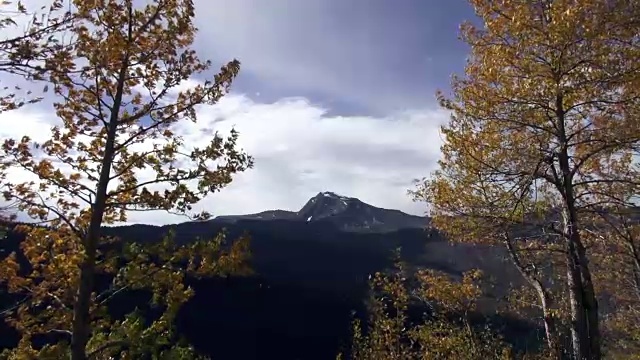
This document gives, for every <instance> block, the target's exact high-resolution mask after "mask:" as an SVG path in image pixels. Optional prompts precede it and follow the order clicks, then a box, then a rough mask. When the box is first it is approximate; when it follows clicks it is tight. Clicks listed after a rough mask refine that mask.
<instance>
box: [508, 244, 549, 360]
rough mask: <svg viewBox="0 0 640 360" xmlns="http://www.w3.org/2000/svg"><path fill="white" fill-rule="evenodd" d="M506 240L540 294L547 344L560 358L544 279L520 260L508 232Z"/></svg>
mask: <svg viewBox="0 0 640 360" xmlns="http://www.w3.org/2000/svg"><path fill="white" fill-rule="evenodd" d="M504 242H505V246H506V247H507V250H508V251H509V255H510V257H511V261H512V262H513V264H514V265H515V266H516V268H517V269H518V271H519V272H520V274H521V275H522V276H523V277H524V279H525V280H526V281H527V282H528V283H529V284H530V285H531V286H532V287H533V288H534V289H535V291H536V294H537V295H538V301H539V302H540V307H541V309H542V321H543V323H544V333H545V338H546V340H547V346H548V348H549V350H550V351H551V352H552V354H553V355H552V356H553V357H554V359H557V360H560V359H561V353H560V348H559V343H558V333H557V327H556V323H555V319H554V318H553V315H552V314H551V311H550V310H551V305H552V300H551V298H550V297H549V292H548V291H547V289H546V288H545V286H544V284H543V283H542V281H541V280H540V279H539V278H538V276H537V275H536V274H535V273H533V272H532V271H529V270H527V268H525V266H524V265H523V264H522V262H521V261H520V257H519V256H518V253H517V252H516V250H515V249H514V247H513V244H512V243H511V239H510V238H509V236H508V234H505V241H504Z"/></svg>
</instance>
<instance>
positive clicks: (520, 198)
mask: <svg viewBox="0 0 640 360" xmlns="http://www.w3.org/2000/svg"><path fill="white" fill-rule="evenodd" d="M470 2H471V4H472V5H473V6H474V8H475V10H476V13H477V14H478V16H479V17H480V18H481V19H482V20H483V23H484V26H483V27H477V26H474V25H472V24H465V25H464V26H463V27H462V38H463V40H464V41H465V42H466V43H468V44H469V45H470V47H471V56H470V59H469V61H468V64H467V66H466V71H465V76H464V77H455V78H454V80H453V83H452V90H453V96H452V97H451V98H447V97H445V96H444V95H442V94H439V99H440V101H441V104H442V106H444V107H445V108H446V109H449V110H450V111H451V113H452V117H451V120H450V121H449V123H448V124H447V125H445V126H443V127H442V133H443V134H444V138H445V144H444V145H443V147H442V153H443V158H442V160H441V161H440V169H439V170H438V171H436V172H435V173H434V174H432V176H431V177H430V178H429V179H426V180H425V181H424V182H421V183H420V185H419V187H418V189H417V190H416V191H415V193H414V194H415V195H416V197H417V198H418V199H422V200H426V201H428V202H429V203H430V206H431V213H432V215H433V216H434V224H435V226H436V227H438V228H439V229H441V230H443V231H444V232H445V233H446V234H448V236H450V237H451V238H452V239H453V240H456V241H487V242H490V243H499V244H503V245H504V246H506V247H507V248H508V249H509V253H510V254H511V255H512V260H513V262H514V263H515V264H516V265H517V266H518V267H519V268H520V269H521V272H522V273H523V275H525V278H526V279H527V281H528V283H530V284H531V285H533V286H535V287H537V290H538V294H539V303H540V304H541V305H544V303H545V301H547V296H548V291H547V288H548V286H549V285H550V284H549V283H548V282H547V283H545V282H543V281H541V278H540V277H539V276H538V275H537V274H540V272H541V271H542V270H541V269H540V267H539V266H536V264H535V263H526V262H523V261H520V260H521V259H523V258H525V259H527V261H529V260H530V258H528V257H527V256H526V255H525V254H526V252H525V251H528V250H530V248H531V247H535V248H536V251H538V252H539V254H542V255H544V254H547V255H548V256H547V258H551V257H554V258H555V259H558V257H557V256H555V255H556V254H561V255H560V257H559V260H560V261H554V262H553V263H551V264H548V265H549V266H550V267H548V268H546V270H544V272H545V273H546V274H549V272H552V273H553V274H555V275H554V276H561V277H562V278H563V283H562V285H561V286H562V288H563V293H564V294H565V295H564V296H565V299H566V301H567V303H568V310H567V314H568V318H567V319H566V321H565V323H566V324H568V326H569V333H570V343H571V346H570V353H571V357H572V358H574V359H600V358H601V356H602V351H601V344H602V339H601V324H600V316H599V315H600V314H599V312H600V311H599V310H600V309H599V304H598V299H597V294H596V290H595V285H594V279H593V275H592V266H591V265H590V261H589V256H590V254H589V250H588V248H589V247H590V246H591V244H590V242H591V241H592V239H591V237H590V236H587V235H586V233H587V232H588V231H591V230H593V229H592V228H590V223H591V220H592V219H593V217H594V216H595V215H594V213H595V212H597V211H606V210H607V209H610V208H613V207H620V206H622V207H626V206H629V205H631V204H632V203H633V198H634V195H637V194H638V190H639V189H640V182H639V181H638V179H639V177H638V164H637V162H636V160H635V155H636V151H637V146H638V141H639V140H640V118H639V117H638V116H637V114H638V110H639V109H640V96H639V95H640V86H639V85H640V76H639V74H640V72H639V71H638V66H639V65H638V62H637V61H636V60H635V59H637V58H638V56H639V55H640V43H639V40H640V39H639V38H638V35H637V34H638V33H639V31H640V22H639V21H638V19H640V13H639V12H640V3H638V1H634V0H620V1H617V0H614V1H596V0H594V1H588V0H587V1H574V0H553V1H546V0H540V1H525V0H516V1H507V0H494V1H488V0H471V1H470ZM534 258H535V257H534ZM538 258H540V256H539V257H538ZM542 258H545V257H544V256H542ZM556 286H557V285H556ZM544 317H545V319H546V320H550V319H551V314H545V316H544ZM547 325H549V326H551V325H552V324H550V323H548V322H547Z"/></svg>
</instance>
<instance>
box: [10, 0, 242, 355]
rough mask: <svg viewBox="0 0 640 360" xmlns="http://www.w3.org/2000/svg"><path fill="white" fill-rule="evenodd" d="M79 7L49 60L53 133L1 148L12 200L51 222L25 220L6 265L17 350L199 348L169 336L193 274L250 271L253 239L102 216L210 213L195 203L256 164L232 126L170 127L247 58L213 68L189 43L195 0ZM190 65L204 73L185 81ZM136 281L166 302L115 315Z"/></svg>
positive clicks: (226, 82)
mask: <svg viewBox="0 0 640 360" xmlns="http://www.w3.org/2000/svg"><path fill="white" fill-rule="evenodd" d="M72 8H73V10H72V11H73V19H74V20H73V26H71V27H70V28H69V29H68V32H69V36H71V37H73V39H74V41H73V46H69V47H59V48H56V49H54V50H55V51H53V52H52V53H50V54H49V59H48V60H47V61H48V63H49V65H48V66H50V67H55V68H56V69H58V70H57V71H51V72H48V73H46V79H45V80H46V81H48V82H49V83H50V84H51V87H52V89H53V92H54V95H55V100H56V102H55V104H54V111H55V114H56V115H57V117H58V118H59V122H58V125H57V126H55V127H54V128H53V129H51V137H50V139H49V140H47V141H45V142H44V143H35V142H33V141H32V140H31V139H30V138H29V137H27V136H25V137H23V138H20V139H6V140H4V143H3V144H2V148H1V150H0V164H1V165H0V170H1V172H2V174H3V176H4V177H3V179H2V180H3V195H4V197H5V199H6V200H7V201H11V202H14V203H15V204H16V206H17V208H18V210H19V211H21V212H22V213H23V214H27V215H29V216H30V217H32V218H33V219H35V220H37V221H39V222H42V223H46V225H47V226H46V227H39V226H36V227H27V228H24V229H21V230H22V231H23V232H24V233H25V234H26V238H25V240H24V241H22V243H21V244H20V252H19V253H17V254H12V255H11V256H9V257H7V258H5V259H4V260H3V262H2V264H1V265H0V269H1V270H0V275H1V276H0V281H2V282H3V283H4V284H6V286H8V289H9V290H10V291H11V292H13V293H16V294H20V295H23V296H24V297H25V301H24V302H22V303H20V304H19V305H18V306H17V307H16V308H15V311H14V312H13V313H12V314H11V316H10V317H9V321H10V323H11V324H12V325H13V326H14V327H15V328H16V329H17V330H19V332H20V333H21V334H22V341H21V342H20V344H19V346H18V347H17V348H16V349H13V350H11V351H10V352H9V353H8V354H7V356H9V358H12V359H18V358H19V359H29V358H33V359H36V358H37V359H47V358H48V359H59V358H62V357H69V356H70V358H71V359H74V360H85V359H107V358H109V357H110V356H115V354H120V356H122V357H120V358H123V359H125V358H126V359H139V358H143V357H144V356H152V355H153V356H155V357H154V358H170V359H174V358H190V357H189V356H191V355H193V354H191V353H190V350H189V348H188V347H184V346H181V345H176V343H175V342H174V340H175V339H173V338H172V336H173V333H172V324H173V318H174V317H175V315H176V312H177V309H178V308H179V306H180V305H181V304H182V303H184V302H185V301H186V300H187V299H188V298H189V297H190V296H191V295H192V290H191V289H189V288H187V287H185V286H184V285H183V280H184V277H185V276H186V275H193V276H205V275H206V276H210V275H216V274H226V273H231V272H233V273H246V271H247V269H246V257H247V256H248V252H247V250H248V249H247V239H245V238H243V239H239V240H238V241H235V242H232V243H228V242H225V241H223V240H224V239H223V236H222V235H219V236H218V237H217V238H215V236H214V235H215V234H212V237H214V239H211V240H209V239H207V240H209V241H201V242H197V243H194V244H191V245H188V246H186V247H176V245H175V244H174V243H173V242H171V239H170V238H168V239H167V240H166V241H164V242H163V243H161V244H155V245H150V246H141V245H139V244H137V243H136V242H126V243H122V242H121V241H118V240H116V239H109V238H105V237H104V236H103V235H102V233H101V228H102V227H103V226H105V225H108V224H112V223H114V222H118V221H127V217H128V214H130V212H131V211H147V210H162V211H168V212H172V213H179V214H185V215H189V216H191V217H192V218H195V219H206V218H207V214H206V213H196V212H194V209H193V206H194V205H195V204H197V203H198V202H199V201H200V200H201V199H202V198H203V197H205V196H206V195H208V194H210V193H213V192H216V191H218V190H220V189H222V188H223V187H224V186H226V185H227V184H229V183H230V182H231V181H232V176H233V175H234V174H235V173H238V172H241V171H244V170H245V169H247V168H248V167H250V166H251V165H252V159H251V158H250V157H249V156H248V155H247V154H245V153H244V152H242V151H239V150H238V149H237V146H236V141H237V139H238V133H237V132H235V131H232V132H231V133H230V134H229V135H228V137H223V136H221V135H218V134H217V133H211V140H210V142H209V143H208V144H205V145H203V146H202V147H194V146H193V144H185V143H184V141H183V139H182V138H181V136H180V134H176V133H175V130H174V129H175V126H176V124H178V123H180V122H184V121H197V111H198V107H199V106H200V105H206V104H214V103H216V102H217V101H218V100H219V99H220V98H221V97H222V96H223V95H224V94H225V92H226V91H227V90H228V87H229V86H230V84H231V82H232V80H233V79H234V77H235V76H236V75H237V73H238V70H239V62H238V61H235V60H234V61H231V62H229V63H228V64H225V65H224V66H223V67H222V68H221V69H220V71H219V72H217V73H215V74H209V73H208V71H209V70H210V67H211V63H210V62H208V61H202V60H200V59H199V58H198V56H197V54H196V53H195V51H193V50H192V49H191V48H190V46H191V44H192V42H193V40H194V35H195V33H196V29H195V27H194V25H193V16H194V8H193V3H192V2H191V1H189V0H155V1H152V2H149V3H148V4H147V5H144V6H138V5H135V4H134V1H132V0H104V1H73V2H72ZM194 77H198V79H202V80H201V81H196V82H197V84H195V85H194V86H185V84H187V83H186V81H187V80H193V79H194ZM9 174H22V177H15V176H8V175H9ZM25 174H26V175H25ZM24 176H30V177H28V178H25V177H24ZM16 179H18V180H16ZM19 179H25V180H19ZM127 240H135V239H127ZM114 249H116V250H117V251H115V250H114ZM20 257H23V258H24V260H25V261H22V263H21V261H20V259H19V258H20ZM100 274H111V276H113V277H114V278H113V279H114V280H113V286H112V288H110V289H109V290H108V291H107V292H106V293H97V292H96V289H95V281H96V277H97V276H99V275H100ZM138 288H144V289H148V290H150V291H152V292H153V294H154V300H155V301H156V302H157V303H158V305H159V306H160V307H161V309H163V312H162V315H161V316H159V317H158V318H155V319H152V320H153V321H151V322H150V323H149V322H148V321H146V322H145V321H144V320H145V319H144V318H143V317H141V316H142V315H141V314H137V313H134V314H131V315H130V316H128V317H127V318H125V319H112V318H110V317H109V316H108V313H107V311H106V305H108V302H109V300H110V299H112V298H113V297H115V296H118V293H119V292H120V291H121V290H122V289H125V290H126V289H138ZM147 320H149V319H147ZM51 333H55V334H59V335H62V336H61V338H60V339H61V340H60V341H59V342H56V343H55V344H50V345H48V346H46V347H44V348H41V349H35V348H33V347H32V342H31V340H32V338H33V337H34V336H35V335H42V334H51Z"/></svg>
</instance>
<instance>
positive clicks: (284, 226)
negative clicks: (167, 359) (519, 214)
mask: <svg viewBox="0 0 640 360" xmlns="http://www.w3.org/2000/svg"><path fill="white" fill-rule="evenodd" d="M314 199H316V201H318V200H322V198H318V197H316V198H314ZM328 200H330V201H331V199H328ZM350 201H351V202H354V201H357V202H358V204H361V205H359V206H360V211H361V213H358V212H357V211H353V210H352V209H349V210H348V211H346V214H345V212H344V211H343V210H340V209H338V211H334V210H332V209H330V207H329V206H326V207H325V211H328V212H330V213H331V212H332V211H333V214H332V215H331V216H327V217H325V218H324V221H323V220H322V219H317V220H316V221H306V218H303V219H300V218H296V217H288V218H286V217H283V218H278V217H275V218H272V219H268V220H266V221H265V219H254V218H253V216H246V217H235V218H234V219H233V221H230V219H229V217H223V218H221V219H214V220H211V221H202V222H186V223H182V224H178V225H170V226H162V227H158V226H151V225H131V226H120V227H106V228H104V229H103V233H104V235H107V236H116V237H118V238H120V239H122V240H124V241H137V242H154V241H157V240H160V239H162V238H163V237H164V236H166V235H167V234H168V233H169V231H173V232H174V234H175V235H174V236H175V240H176V241H177V242H179V243H188V242H190V241H192V240H194V239H196V238H198V237H200V238H210V237H212V236H213V235H215V234H216V233H218V232H220V231H223V229H224V230H225V231H227V233H228V236H229V238H234V237H235V236H237V235H240V234H241V233H244V232H248V233H249V234H250V236H251V253H252V258H251V266H252V268H253V270H254V272H255V274H254V275H252V276H250V277H233V278H231V277H230V278H208V279H200V280H196V279H191V280H189V281H188V283H189V284H190V285H192V286H193V287H194V289H195V291H196V296H195V297H194V298H192V299H191V300H190V301H189V302H188V303H187V304H186V305H185V306H184V307H183V309H182V310H181V312H180V315H179V316H178V321H177V322H178V324H177V325H178V329H179V332H180V333H181V334H182V335H184V336H186V337H187V338H188V340H189V341H190V342H191V343H192V344H193V345H194V346H195V347H196V348H197V349H198V350H199V351H201V352H203V353H206V354H209V355H211V356H214V358H219V359H231V358H233V359H258V358H261V359H271V358H278V359H331V358H333V357H334V356H335V354H336V353H337V352H338V351H340V350H341V348H342V347H344V346H347V345H348V344H349V342H350V340H349V339H350V322H351V320H352V318H353V314H360V315H361V314H362V311H363V305H364V300H365V297H366V295H367V289H368V279H369V275H370V274H373V273H375V272H376V271H384V270H385V269H388V268H390V267H391V266H392V265H393V253H394V250H395V249H396V248H401V249H402V252H401V253H402V259H403V260H404V261H407V262H408V263H410V264H412V265H416V266H417V265H419V266H426V267H429V268H433V269H439V270H442V271H445V272H448V273H451V274H459V273H461V272H462V271H464V270H467V269H471V268H473V267H478V266H482V267H484V268H487V269H488V270H489V271H491V269H492V267H493V268H495V269H496V271H495V272H494V274H496V275H498V274H499V275H501V276H502V278H503V280H504V279H506V278H507V277H508V276H506V275H505V274H504V273H500V272H499V271H498V269H501V268H502V269H503V266H504V264H502V261H501V254H500V252H499V251H498V250H497V249H489V248H486V249H482V248H480V247H477V246H476V247H472V246H462V245H452V244H449V243H448V242H446V241H445V240H444V239H442V238H441V237H440V236H439V235H438V234H437V233H435V232H433V231H432V230H430V229H428V228H426V227H425V228H420V227H418V226H415V225H413V227H410V226H407V225H406V224H416V221H415V219H416V218H417V217H414V216H411V215H407V214H404V213H401V212H399V211H395V210H384V209H378V208H375V207H372V206H370V205H367V204H365V203H362V202H360V201H359V200H357V199H351V200H350ZM307 205H308V204H307ZM305 206H306V205H305ZM320 206H323V205H320ZM347 208H348V207H347ZM373 212H376V218H377V219H380V220H385V219H386V220H387V222H386V223H384V222H383V221H379V226H381V225H384V229H385V231H376V230H375V229H374V230H371V229H369V230H367V231H360V230H356V231H352V230H351V229H353V227H352V228H351V229H345V228H344V227H341V225H340V224H343V223H344V222H343V219H341V216H342V215H343V214H345V215H346V216H348V219H349V220H352V219H354V218H355V219H358V218H360V219H367V216H368V214H371V213H373ZM385 212H390V213H391V214H392V216H386V217H385ZM403 217H404V219H403ZM424 220H425V222H424V223H425V224H426V223H427V221H426V219H424ZM351 224H352V226H353V225H357V224H356V223H355V222H353V221H351ZM380 228H381V227H380ZM17 239H19V237H16V234H13V235H11V234H10V239H8V240H6V241H5V242H4V243H3V245H4V246H5V248H4V249H3V250H4V253H5V254H6V253H7V252H8V251H10V248H11V247H13V248H15V247H16V246H17V243H16V241H17ZM9 240H13V241H9ZM513 275H514V276H515V275H516V274H515V273H514V274H513ZM103 282H104V283H103V284H102V286H107V284H108V280H104V281H103ZM147 301H148V299H147V297H146V296H145V295H144V294H141V293H132V292H129V293H123V294H119V295H118V296H117V297H114V299H113V303H112V305H111V309H112V311H113V312H114V314H125V313H127V312H129V311H131V310H133V309H134V308H135V307H136V306H145V304H146V302H147ZM2 302H3V306H5V305H9V304H8V299H4V298H3V301H2ZM4 331H5V330H3V334H4V333H5V332H4ZM2 338H3V339H4V340H2V346H9V345H10V344H11V342H12V339H11V337H5V336H2Z"/></svg>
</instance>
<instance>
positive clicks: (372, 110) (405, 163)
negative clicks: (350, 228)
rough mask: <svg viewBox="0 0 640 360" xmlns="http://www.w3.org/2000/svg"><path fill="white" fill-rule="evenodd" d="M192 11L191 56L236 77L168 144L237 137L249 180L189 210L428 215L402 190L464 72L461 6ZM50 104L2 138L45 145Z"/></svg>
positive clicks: (236, 3) (428, 159)
mask: <svg viewBox="0 0 640 360" xmlns="http://www.w3.org/2000/svg"><path fill="white" fill-rule="evenodd" d="M33 1H34V2H35V1H41V0H33ZM142 1H145V0H141V2H142ZM195 5H196V24H197V26H198V28H199V29H200V31H199V33H198V36H197V39H196V43H195V44H194V48H195V50H196V51H197V52H198V53H199V55H200V57H201V58H204V59H211V60H212V61H213V62H214V64H217V65H220V64H222V63H224V62H226V61H228V60H231V59H233V58H237V59H239V60H240V61H241V63H242V66H241V70H240V75H239V77H238V78H237V80H236V82H235V83H234V85H233V86H232V92H231V93H230V94H228V95H227V96H225V97H224V98H223V99H222V100H221V101H220V102H219V103H218V104H216V105H213V106H202V107H201V108H200V109H199V111H198V117H199V121H198V123H197V124H192V123H190V122H185V123H183V124H180V125H178V126H177V127H176V129H174V132H176V133H178V134H181V135H182V136H183V137H184V138H185V143H186V144H189V145H193V146H197V145H199V144H205V143H206V142H207V141H208V140H209V139H210V138H211V135H212V134H213V133H214V132H215V131H219V132H221V133H222V134H224V133H225V132H228V131H229V130H230V129H231V128H232V127H235V128H236V129H237V130H239V131H240V140H239V144H240V146H241V147H242V148H243V149H245V150H246V151H247V152H249V153H250V154H251V155H253V156H254V158H255V167H254V169H251V170H249V171H247V172H245V173H242V174H240V175H238V176H236V178H235V179H234V181H233V183H232V184H231V185H230V186H228V187H227V188H225V189H223V190H222V192H220V193H216V194H214V195H212V196H210V197H208V198H207V199H205V200H203V201H202V202H201V203H200V204H199V208H200V209H204V210H207V211H209V212H211V213H213V214H214V215H224V214H242V213H251V212H258V211H262V210H267V209H287V210H298V209H299V208H301V207H302V205H303V204H304V203H305V202H306V201H307V200H308V199H309V198H310V197H312V196H314V195H315V194H317V193H318V192H321V191H333V192H336V193H339V194H341V195H345V196H353V197H358V198H360V199H361V200H363V201H365V202H368V203H370V204H372V205H376V206H380V207H386V208H394V209H400V210H403V211H406V212H409V213H413V214H423V213H424V212H425V211H426V209H427V207H426V204H421V203H414V202H413V201H412V200H411V198H410V197H409V196H408V195H407V190H409V189H411V188H413V184H412V181H413V180H414V179H416V178H421V177H423V176H428V175H429V173H430V172H431V171H433V170H435V168H436V166H437V160H438V158H439V156H440V153H439V147H440V145H441V137H440V134H439V131H438V129H439V126H440V125H442V124H444V123H445V122H446V121H447V119H448V117H449V114H448V113H447V112H446V111H444V110H443V109H440V108H439V107H438V106H437V104H436V101H435V92H436V90H438V89H441V90H444V91H445V92H448V90H449V81H450V79H451V75H452V74H453V73H462V72H463V70H464V64H465V61H466V56H467V52H468V49H467V46H466V45H465V44H464V43H463V42H462V41H460V40H459V39H458V33H459V31H458V27H459V25H460V23H462V22H463V21H465V20H472V19H474V13H473V9H472V8H471V6H470V5H469V4H468V3H467V1H466V0H447V1H444V0H439V1H436V0H395V1H391V0H269V1H266V0H195ZM210 75H211V76H212V74H210ZM193 80H195V81H197V80H202V79H193ZM0 81H2V82H3V83H7V82H10V80H9V79H6V78H0ZM51 100H52V99H49V100H48V101H45V102H42V103H41V104H38V105H33V106H28V107H25V108H23V109H21V110H19V111H11V112H6V113H3V114H0V121H3V122H4V123H5V124H14V125H12V126H9V127H6V126H5V127H0V138H6V137H13V138H20V137H21V136H22V135H25V134H27V135H31V136H32V137H33V138H35V139H36V140H38V141H40V140H45V139H46V138H47V137H48V136H49V135H48V134H46V133H43V132H42V129H43V128H45V127H51V126H52V125H54V124H59V119H57V118H55V116H52V113H53V112H52V109H51ZM17 176H18V175H17V174H15V175H12V178H13V179H16V178H17ZM141 176H142V175H141ZM183 220H184V219H183V218H176V217H174V216H171V215H168V214H164V213H158V212H152V213H132V214H131V216H130V219H129V222H134V223H153V224H166V223H173V222H179V221H183Z"/></svg>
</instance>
